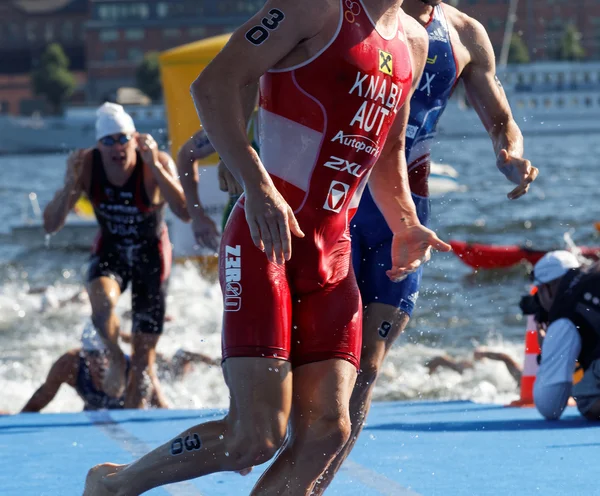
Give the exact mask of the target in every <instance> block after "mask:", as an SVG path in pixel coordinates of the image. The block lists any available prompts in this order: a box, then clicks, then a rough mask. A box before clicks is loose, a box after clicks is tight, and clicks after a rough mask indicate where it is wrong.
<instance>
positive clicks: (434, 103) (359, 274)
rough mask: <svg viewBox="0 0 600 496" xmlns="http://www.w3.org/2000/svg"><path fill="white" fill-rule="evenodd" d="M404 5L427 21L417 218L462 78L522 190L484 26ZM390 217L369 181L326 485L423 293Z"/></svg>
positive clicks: (525, 183)
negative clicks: (348, 387)
mask: <svg viewBox="0 0 600 496" xmlns="http://www.w3.org/2000/svg"><path fill="white" fill-rule="evenodd" d="M402 9H403V10H404V11H405V12H406V13H407V14H408V15H410V16H412V17H413V18H414V19H416V20H417V21H418V22H419V23H420V24H421V25H422V26H424V27H425V28H426V29H427V33H428V35H429V51H428V55H427V63H426V65H425V70H424V73H423V77H422V79H421V81H420V82H419V85H418V88H417V91H415V94H414V95H413V97H412V99H411V101H410V117H409V120H408V125H407V127H406V150H405V154H406V161H407V164H408V179H409V183H410V190H411V192H412V199H413V201H414V203H415V208H416V211H417V216H418V219H414V222H420V223H421V224H423V225H425V226H427V225H429V218H430V205H429V188H428V178H429V170H430V161H431V157H430V149H431V146H432V145H433V143H434V141H435V139H436V127H437V123H438V121H439V118H440V116H441V115H442V113H443V112H444V109H445V108H446V105H447V103H448V100H449V98H450V95H451V94H452V92H453V90H454V88H455V87H456V84H457V82H458V81H459V79H460V80H461V81H462V82H463V84H464V86H465V88H466V91H467V95H468V97H469V101H470V102H471V104H472V105H473V107H474V108H475V110H476V111H477V113H478V115H479V117H480V119H481V122H482V123H483V125H484V126H485V128H486V130H487V131H488V133H489V135H490V138H491V139H492V144H493V147H494V151H495V153H496V166H497V167H498V169H499V170H500V172H502V173H503V174H504V175H505V176H506V177H507V179H509V180H510V181H511V182H513V183H515V184H517V185H518V186H517V187H516V188H514V189H513V190H512V191H511V192H510V193H509V194H508V197H509V198H510V199H516V198H519V197H521V196H522V195H524V194H525V193H526V192H527V191H528V189H529V186H530V184H531V183H532V181H533V180H535V178H536V177H537V175H538V170H537V169H536V168H535V167H532V165H531V164H530V162H529V160H526V159H525V158H523V138H522V136H521V132H520V130H519V127H518V126H517V124H516V122H515V121H514V119H513V117H512V113H511V110H510V106H509V103H508V101H507V99H506V95H505V94H504V90H503V89H502V86H501V85H500V82H499V81H498V78H497V77H496V67H495V56H494V50H493V48H492V45H491V43H490V40H489V37H488V35H487V33H486V31H485V29H484V28H483V26H482V25H481V24H480V23H479V22H477V21H476V20H475V19H472V18H470V17H469V16H467V15H465V14H463V13H462V12H460V11H459V10H457V9H455V8H454V7H451V6H449V5H446V4H443V3H442V2H441V0H404V2H403V4H402ZM465 153H468V149H467V148H465ZM474 173H477V172H476V171H474ZM369 186H370V185H369ZM386 221H387V217H386V216H385V215H383V213H382V212H381V209H380V206H379V201H378V200H377V198H374V197H373V195H372V191H371V188H370V187H369V188H367V189H366V191H365V194H364V195H363V197H362V199H361V203H360V206H359V208H358V212H357V214H356V215H355V217H354V219H353V221H352V228H351V235H352V258H353V265H354V272H355V273H356V279H357V281H358V287H359V289H360V293H361V296H362V301H363V304H364V305H366V310H365V314H364V325H363V349H362V358H361V365H360V369H361V373H360V375H359V377H358V379H357V380H356V387H355V389H354V392H353V395H352V400H351V416H352V436H351V438H350V443H349V445H348V446H347V447H346V448H345V449H344V450H343V451H342V453H341V454H340V455H339V456H338V457H337V459H336V460H335V461H334V462H333V463H332V465H331V467H330V468H329V470H328V474H327V475H326V477H325V479H324V480H323V482H322V484H320V486H321V491H322V490H324V489H325V488H326V487H327V485H328V484H329V481H330V480H331V476H332V475H333V474H334V473H335V471H336V470H337V469H338V468H339V466H341V464H342V462H343V460H344V459H345V457H346V456H347V455H348V454H349V452H350V450H351V449H352V446H353V445H354V442H355V441H356V439H357V438H358V436H359V434H360V432H361V429H362V425H363V422H364V419H365V418H366V416H367V414H368V411H369V408H370V404H371V398H372V394H373V388H374V387H375V383H376V381H377V376H378V374H379V371H380V369H381V366H382V364H383V361H384V359H385V357H386V356H387V354H388V352H389V350H390V349H391V347H392V344H393V343H394V342H395V341H396V339H397V338H398V337H399V336H400V334H401V333H402V332H403V330H404V329H405V328H406V325H407V324H408V321H409V319H410V317H411V315H412V312H413V310H414V307H415V304H416V302H417V299H418V296H419V288H420V285H421V278H422V268H419V269H418V270H417V271H415V272H414V273H412V274H410V275H408V277H407V278H406V279H404V280H403V281H401V282H399V283H396V282H395V281H394V280H392V279H390V278H389V277H388V276H387V274H386V267H389V266H390V264H391V259H390V246H392V245H393V242H394V238H393V233H392V231H391V230H390V228H389V227H388V225H387V222H386ZM318 494H321V492H318Z"/></svg>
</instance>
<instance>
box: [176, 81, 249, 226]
mask: <svg viewBox="0 0 600 496" xmlns="http://www.w3.org/2000/svg"><path fill="white" fill-rule="evenodd" d="M243 92H244V94H243V102H244V114H245V118H246V125H247V123H248V121H249V120H250V119H251V117H252V112H253V111H254V107H255V106H256V97H257V93H258V84H255V85H249V86H247V87H245V88H244V89H243ZM213 153H215V149H214V147H213V146H212V144H211V142H210V141H209V139H208V136H207V134H206V131H204V129H201V130H200V131H198V132H197V133H195V134H194V136H192V137H191V138H190V139H189V140H187V141H186V142H185V144H184V145H183V146H182V147H181V148H180V149H179V152H178V153H177V169H178V170H179V178H180V180H181V186H182V187H183V192H184V193H185V198H186V200H187V210H188V213H189V215H190V217H193V216H194V215H197V214H204V208H203V206H202V203H201V201H200V195H199V194H198V184H199V182H200V174H199V173H198V164H197V161H198V160H202V159H205V158H206V157H209V156H210V155H212V154H213Z"/></svg>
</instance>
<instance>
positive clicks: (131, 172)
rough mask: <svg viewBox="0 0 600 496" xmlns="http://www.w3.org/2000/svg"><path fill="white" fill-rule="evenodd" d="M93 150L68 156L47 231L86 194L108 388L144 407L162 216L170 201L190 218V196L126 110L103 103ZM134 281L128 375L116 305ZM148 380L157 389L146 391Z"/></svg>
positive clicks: (164, 276) (95, 313)
mask: <svg viewBox="0 0 600 496" xmlns="http://www.w3.org/2000/svg"><path fill="white" fill-rule="evenodd" d="M97 113H98V117H97V120H96V136H97V138H98V142H97V144H96V146H95V147H94V148H90V149H87V150H78V151H76V152H74V153H72V154H71V155H70V156H69V158H68V160H67V172H66V175H65V184H64V186H63V187H62V188H61V189H59V190H58V191H57V192H56V194H55V196H54V198H53V200H52V201H51V202H50V203H49V204H48V206H47V207H46V209H45V211H44V227H45V229H46V231H47V232H49V233H53V232H56V231H58V230H59V229H60V228H61V227H62V226H63V224H64V222H65V218H66V216H67V214H68V212H69V211H70V210H71V209H72V208H73V206H74V205H75V203H76V202H77V200H78V199H79V198H80V196H81V195H82V194H83V193H85V194H86V195H87V197H88V198H89V199H90V201H91V203H92V206H93V208H94V213H95V216H96V219H97V220H98V223H99V225H100V232H99V236H98V238H97V241H96V243H95V246H94V247H93V252H92V256H91V260H90V265H89V271H88V286H87V290H88V294H89V297H90V302H91V305H92V320H93V322H94V324H95V326H96V328H97V329H98V332H99V333H100V335H101V336H102V338H103V339H104V341H105V343H106V346H107V347H108V349H109V351H110V354H109V356H110V366H109V368H108V372H107V373H106V376H105V378H104V382H103V387H104V390H105V391H106V392H107V393H109V394H110V395H111V396H113V397H121V395H122V394H123V392H124V390H125V388H127V389H126V391H125V407H126V408H141V407H143V406H144V405H145V404H146V403H147V400H149V397H148V396H146V394H150V393H151V390H152V389H154V390H155V391H156V393H157V394H159V395H160V390H159V383H158V379H157V378H156V376H155V374H154V372H153V363H154V359H155V349H156V344H157V343H158V340H159V338H160V335H161V333H162V330H163V323H164V316H165V302H166V292H167V281H168V277H169V273H170V269H171V243H170V241H169V235H168V232H167V227H166V224H165V221H164V210H165V205H166V204H167V203H168V204H169V206H170V207H171V209H172V210H173V212H174V213H175V214H176V215H177V216H178V217H180V218H182V219H183V220H185V221H187V220H189V216H188V213H187V210H186V204H185V197H184V194H183V190H182V188H181V185H180V183H179V181H178V179H177V174H176V170H175V165H174V163H173V161H172V160H171V158H170V157H169V156H168V155H167V154H166V153H164V152H161V151H159V150H158V146H157V144H156V142H155V141H154V139H153V138H152V136H150V135H148V134H139V133H137V132H136V130H135V125H134V123H133V120H132V118H131V117H130V116H129V114H127V113H126V112H125V111H124V109H123V107H121V106H120V105H115V104H111V103H105V104H104V105H102V106H101V107H100V108H99V109H98V112H97ZM129 284H131V288H132V311H133V344H132V347H133V353H132V358H131V369H130V373H129V376H128V380H125V368H126V360H125V355H124V354H123V352H122V351H121V348H120V347H119V344H118V339H119V327H120V324H119V319H118V317H117V315H116V314H115V305H116V303H117V300H118V299H119V296H120V295H121V294H122V292H123V291H125V288H126V287H127V286H128V285H129ZM147 380H150V382H151V383H152V388H150V389H148V388H143V387H142V385H143V384H146V382H147Z"/></svg>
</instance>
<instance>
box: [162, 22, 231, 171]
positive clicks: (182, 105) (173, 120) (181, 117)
mask: <svg viewBox="0 0 600 496" xmlns="http://www.w3.org/2000/svg"><path fill="white" fill-rule="evenodd" d="M230 36H231V35H230V34H223V35H220V36H215V37H213V38H206V39H204V40H201V41H196V42H194V43H189V44H187V45H182V46H180V47H177V48H173V49H172V50H168V51H166V52H163V53H162V54H161V55H160V57H159V61H160V70H161V76H162V84H163V90H164V98H165V108H166V113H167V123H168V129H169V138H170V140H171V154H172V155H173V156H175V154H176V153H177V151H178V150H179V148H180V147H181V145H183V144H184V143H185V142H186V141H187V140H188V139H189V138H190V137H191V136H192V134H194V133H195V132H196V131H197V130H198V128H199V127H200V121H199V119H198V114H197V113H196V109H195V108H194V103H193V101H192V97H191V95H190V85H191V84H192V82H193V81H194V79H196V77H198V74H200V73H201V72H202V71H203V70H204V68H205V67H206V66H207V65H208V63H209V62H210V61H211V60H212V59H213V58H214V57H215V55H217V53H219V52H220V51H221V49H222V48H223V46H224V45H225V44H226V43H227V41H228V40H229V37H230ZM217 161H218V159H216V157H214V156H212V157H207V158H206V159H205V160H204V161H202V162H201V163H204V164H211V165H214V164H216V163H217Z"/></svg>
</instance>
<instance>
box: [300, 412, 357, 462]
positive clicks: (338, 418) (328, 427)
mask: <svg viewBox="0 0 600 496" xmlns="http://www.w3.org/2000/svg"><path fill="white" fill-rule="evenodd" d="M351 431H352V427H351V423H350V414H349V412H348V410H347V409H345V408H344V409H339V410H337V411H333V412H328V413H326V414H323V415H321V416H319V417H317V418H314V419H313V420H312V421H311V423H310V426H309V428H308V429H305V430H304V432H305V433H306V434H305V435H306V440H305V442H306V443H307V444H308V445H309V446H312V447H313V448H314V450H315V451H322V452H323V453H326V454H335V453H337V452H338V451H339V450H340V449H341V448H342V447H343V446H344V445H345V444H346V443H347V442H348V440H349V439H350V435H351ZM311 452H312V450H311Z"/></svg>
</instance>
